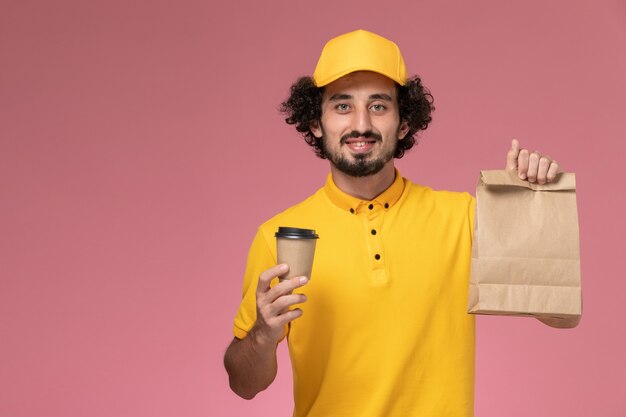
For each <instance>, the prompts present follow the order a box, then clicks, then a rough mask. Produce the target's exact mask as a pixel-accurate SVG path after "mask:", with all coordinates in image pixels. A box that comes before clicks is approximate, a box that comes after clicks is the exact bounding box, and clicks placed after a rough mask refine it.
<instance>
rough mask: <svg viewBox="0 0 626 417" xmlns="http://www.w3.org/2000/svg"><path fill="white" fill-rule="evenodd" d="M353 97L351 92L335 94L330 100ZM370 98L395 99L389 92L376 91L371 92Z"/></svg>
mask: <svg viewBox="0 0 626 417" xmlns="http://www.w3.org/2000/svg"><path fill="white" fill-rule="evenodd" d="M351 98H353V97H352V96H351V95H350V94H341V93H338V94H333V95H332V96H331V97H330V98H329V99H328V101H339V100H350V99H351ZM369 98H370V100H384V101H393V99H392V98H391V96H390V95H389V94H385V93H376V94H371V95H370V96H369Z"/></svg>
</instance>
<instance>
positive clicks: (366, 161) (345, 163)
mask: <svg viewBox="0 0 626 417" xmlns="http://www.w3.org/2000/svg"><path fill="white" fill-rule="evenodd" d="M322 135H323V136H322V148H323V150H324V154H325V155H326V158H328V160H329V161H330V162H331V163H332V164H333V165H334V166H335V168H337V169H338V170H339V171H340V172H343V173H344V174H346V175H349V176H351V177H367V176H369V175H374V174H377V173H378V172H380V170H381V169H383V167H384V166H385V164H386V163H387V162H389V161H391V160H392V159H393V157H394V155H395V153H396V149H397V148H398V142H397V141H396V142H395V144H394V146H393V148H391V149H389V150H388V151H386V152H385V153H384V154H382V155H380V156H379V157H378V158H371V157H370V155H369V154H367V155H364V154H357V155H354V156H353V157H354V160H349V159H348V158H346V157H345V156H344V155H342V154H341V153H340V152H333V151H332V150H330V149H329V148H328V146H327V143H326V134H325V132H324V130H323V128H322ZM360 136H362V137H365V138H375V139H376V140H377V141H379V142H380V141H382V137H381V136H380V135H379V134H377V133H373V132H372V131H368V132H365V133H359V132H356V131H355V132H350V133H349V134H347V135H344V136H342V137H341V142H340V143H341V145H342V146H345V145H344V144H345V142H346V140H347V139H348V138H352V137H354V138H358V137H360Z"/></svg>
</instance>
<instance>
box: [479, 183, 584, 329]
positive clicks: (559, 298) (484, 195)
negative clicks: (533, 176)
mask: <svg viewBox="0 0 626 417" xmlns="http://www.w3.org/2000/svg"><path fill="white" fill-rule="evenodd" d="M581 310H582V308H581V284H580V251H579V231H578V213H577V208H576V181H575V176H574V174H571V173H565V174H560V175H559V176H558V178H557V180H556V181H554V182H551V183H549V184H543V185H542V184H532V183H529V182H528V181H522V180H520V179H519V178H518V177H517V174H516V173H514V172H512V171H481V173H480V177H479V180H478V186H477V188H476V214H475V221H474V241H473V244H472V262H471V273H470V287H469V303H468V311H469V312H470V313H474V314H497V315H519V316H535V317H541V318H561V319H571V318H573V317H579V316H580V315H581Z"/></svg>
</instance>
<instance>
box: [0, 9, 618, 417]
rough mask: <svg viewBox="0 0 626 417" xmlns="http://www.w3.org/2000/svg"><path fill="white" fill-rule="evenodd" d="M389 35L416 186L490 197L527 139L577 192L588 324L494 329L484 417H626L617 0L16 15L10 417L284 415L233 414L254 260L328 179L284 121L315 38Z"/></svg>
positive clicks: (9, 91)
mask: <svg viewBox="0 0 626 417" xmlns="http://www.w3.org/2000/svg"><path fill="white" fill-rule="evenodd" d="M356 28H366V29H369V30H373V31H375V32H378V33H380V34H382V35H384V36H387V37H390V38H391V39H394V40H395V41H396V42H397V43H398V44H399V45H400V47H401V48H402V50H403V53H404V56H405V59H406V61H407V65H408V67H409V72H410V73H411V74H419V75H421V76H422V77H423V79H424V82H425V84H426V85H427V86H428V87H429V88H430V89H431V90H432V92H433V94H434V96H435V100H436V105H437V110H436V112H435V120H434V123H433V125H432V128H430V129H429V130H428V131H427V132H426V133H425V134H424V135H423V136H422V142H421V144H420V146H419V147H418V148H417V149H415V150H413V151H411V152H409V154H407V156H406V157H405V158H404V159H403V160H402V161H401V162H400V164H399V166H400V169H401V171H402V173H403V175H404V176H406V177H409V178H411V179H412V180H414V181H416V182H420V183H423V184H427V185H430V186H433V187H435V188H443V189H452V190H464V191H473V190H474V186H475V182H476V178H477V175H478V171H479V170H480V169H488V168H501V167H503V166H504V158H505V153H506V151H507V148H508V144H509V140H510V138H512V137H517V138H519V139H520V141H521V142H522V144H523V145H524V146H526V147H528V148H531V149H535V148H536V149H540V150H542V151H544V152H546V153H548V154H550V155H552V156H554V157H555V158H557V159H558V160H559V161H560V162H562V164H563V165H564V166H565V168H566V169H567V170H568V171H573V172H576V174H577V175H578V182H579V190H578V201H579V211H580V226H581V238H582V270H583V286H584V309H585V314H584V317H583V321H582V323H581V325H580V326H579V327H578V328H577V329H575V330H571V331H559V330H554V329H550V328H548V327H545V326H543V325H541V324H540V323H539V322H536V321H535V320H531V319H525V318H501V317H479V318H478V335H477V341H478V342H477V349H478V350H477V352H478V353H477V354H478V356H477V378H476V414H477V416H482V417H495V416H509V417H515V416H520V417H521V416H538V417H542V416H570V417H572V416H609V417H613V416H614V417H617V416H626V355H625V354H624V352H625V351H626V335H625V330H624V329H625V326H624V323H623V316H624V314H623V311H624V305H625V302H624V301H625V297H626V280H625V279H624V272H623V270H624V268H623V261H624V232H625V231H626V228H625V226H626V224H625V223H626V221H625V217H626V216H625V215H624V213H625V212H626V205H625V204H624V196H623V193H624V186H623V180H624V168H623V167H624V154H625V152H626V146H625V144H624V141H625V140H626V124H625V123H624V121H623V114H624V111H625V109H626V77H625V76H624V74H626V3H625V2H624V1H617V0H613V1H611V0H603V1H594V2H591V1H583V0H579V1H560V2H558V1H545V0H532V1H523V2H522V1H517V2H503V1H496V0H492V1H487V0H481V1H472V2H468V1H460V0H459V1H452V0H450V1H439V2H432V1H430V2H426V1H416V0H411V1H399V2H397V1H386V2H379V1H369V0H368V1H364V0H359V1H344V2H335V1H327V0H323V1H317V2H308V3H302V4H298V2H294V1H269V2H268V1H264V2H252V1H251V2H238V1H228V2H220V3H219V4H215V2H207V1H193V0H183V1H176V2H174V1H121V0H115V1H107V2H104V1H103V2H89V1H83V0H61V1H55V2H49V1H27V0H3V1H2V3H1V5H0V274H1V275H0V416H2V417H25V416H28V417H35V416H37V417H38V416H47V417H57V416H58V417H61V416H63V417H67V416H90V417H100V416H153V417H159V416H216V417H221V416H244V415H250V414H251V413H256V414H255V415H257V416H287V415H290V412H291V405H292V399H291V387H290V384H291V376H290V369H289V365H288V358H287V356H286V354H285V347H284V346H281V349H280V352H281V353H280V355H281V356H280V366H281V368H280V371H279V376H278V378H277V380H276V382H275V383H274V385H273V386H272V387H271V388H270V389H268V390H267V391H266V392H264V393H262V394H260V395H259V396H258V397H257V398H256V399H255V400H253V401H250V402H247V401H244V400H242V399H239V398H238V397H236V396H235V395H234V394H232V393H231V392H230V390H229V388H228V382H227V376H226V373H225V371H224V370H223V367H222V354H223V351H224V349H225V347H226V345H227V344H228V343H229V341H230V340H231V338H232V330H231V327H232V319H233V316H234V314H235V311H236V308H237V305H238V300H239V297H240V286H241V279H242V274H243V270H244V263H245V258H246V254H247V250H248V245H249V244H250V242H251V239H252V236H253V234H254V233H255V230H256V227H257V226H258V225H259V224H260V223H261V222H262V221H264V220H265V219H267V218H268V217H270V216H272V215H273V214H275V213H277V212H278V211H280V210H282V209H284V208H285V207H287V206H289V205H291V204H293V203H296V202H298V201H299V200H301V199H302V198H304V197H306V196H307V195H309V194H311V193H312V192H313V191H314V190H315V189H317V188H318V187H319V186H321V185H322V183H323V181H324V179H325V175H326V173H327V171H328V166H327V163H326V162H325V161H322V160H319V159H317V158H315V157H314V156H313V153H312V151H311V149H309V147H308V146H306V145H304V143H303V140H302V139H300V138H299V136H298V135H297V134H296V133H295V131H294V130H293V128H292V127H289V126H286V125H285V124H284V123H283V122H282V119H281V116H280V115H279V114H278V113H277V111H276V108H277V106H278V104H279V103H280V101H281V100H282V99H283V98H284V97H285V95H286V93H287V89H288V87H289V85H290V84H291V82H292V81H293V80H295V78H296V77H297V76H300V75H305V74H311V73H312V71H313V67H314V65H315V62H316V59H317V55H318V53H319V51H320V50H321V47H322V45H323V43H324V42H325V41H326V40H327V39H329V38H330V37H332V36H335V35H337V34H339V33H342V32H346V31H349V30H353V29H356Z"/></svg>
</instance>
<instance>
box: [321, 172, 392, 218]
mask: <svg viewBox="0 0 626 417" xmlns="http://www.w3.org/2000/svg"><path fill="white" fill-rule="evenodd" d="M403 191H404V179H403V178H402V177H401V176H400V173H399V172H398V170H397V169H396V170H395V179H394V180H393V183H391V185H390V186H389V187H388V188H387V189H386V190H385V191H383V192H382V193H380V194H379V195H378V196H377V197H375V198H374V199H372V200H361V199H360V198H357V197H353V196H351V195H349V194H346V193H345V192H343V191H341V190H340V189H339V188H338V187H337V186H336V185H335V182H334V181H333V177H332V174H331V173H329V174H328V178H327V179H326V184H325V185H324V192H325V193H326V195H327V196H328V198H329V199H330V201H331V202H332V203H333V204H334V205H336V206H337V207H339V208H340V209H342V210H346V211H348V212H350V213H353V214H354V213H358V212H359V209H360V208H363V207H369V206H370V205H375V206H380V207H381V208H383V209H385V210H389V209H390V208H391V207H393V205H394V204H395V203H397V202H398V200H399V199H400V196H401V195H402V192H403ZM369 208H370V210H371V207H369Z"/></svg>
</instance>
